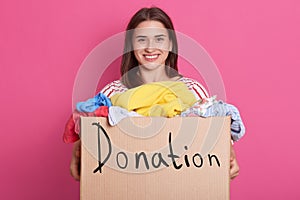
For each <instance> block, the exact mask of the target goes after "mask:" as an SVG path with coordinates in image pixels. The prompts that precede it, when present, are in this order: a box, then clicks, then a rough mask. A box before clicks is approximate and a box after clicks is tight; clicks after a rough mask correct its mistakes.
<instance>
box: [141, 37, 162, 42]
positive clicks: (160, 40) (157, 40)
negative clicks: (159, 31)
mask: <svg viewBox="0 0 300 200" xmlns="http://www.w3.org/2000/svg"><path fill="white" fill-rule="evenodd" d="M137 41H138V42H140V43H144V42H146V41H147V40H146V39H144V38H140V39H138V40H137ZM163 41H165V38H163V37H158V38H155V42H163Z"/></svg>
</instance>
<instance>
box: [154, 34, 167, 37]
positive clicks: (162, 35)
mask: <svg viewBox="0 0 300 200" xmlns="http://www.w3.org/2000/svg"><path fill="white" fill-rule="evenodd" d="M154 37H167V36H166V35H165V34H160V35H156V36H154Z"/></svg>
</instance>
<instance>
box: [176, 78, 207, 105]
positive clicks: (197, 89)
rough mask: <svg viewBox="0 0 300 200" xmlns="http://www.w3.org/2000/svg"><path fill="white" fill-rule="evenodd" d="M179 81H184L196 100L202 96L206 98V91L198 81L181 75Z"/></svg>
mask: <svg viewBox="0 0 300 200" xmlns="http://www.w3.org/2000/svg"><path fill="white" fill-rule="evenodd" d="M180 81H182V82H184V83H185V84H186V86H187V87H188V89H189V90H191V91H192V92H193V94H194V95H195V97H196V99H197V100H201V99H203V98H208V97H209V95H208V92H207V91H206V89H205V88H204V87H203V85H201V84H200V83H199V82H198V81H195V80H193V79H191V78H186V77H183V78H181V79H180Z"/></svg>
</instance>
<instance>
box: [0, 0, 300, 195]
mask: <svg viewBox="0 0 300 200" xmlns="http://www.w3.org/2000/svg"><path fill="white" fill-rule="evenodd" d="M152 5H155V6H158V7H161V8H162V9H163V10H165V11H166V12H167V13H168V14H169V15H170V17H171V18H172V20H173V22H174V26H175V29H176V30H177V31H179V32H182V33H184V34H186V35H188V36H189V37H191V38H193V39H194V40H195V41H197V42H198V43H199V44H201V45H202V46H203V47H204V48H205V49H206V51H207V52H208V53H209V54H210V56H211V58H212V59H213V60H214V62H215V64H216V65H217V66H218V69H219V71H220V74H221V76H222V79H223V82H224V86H225V89H226V101H227V102H228V103H231V104H234V105H235V106H237V107H238V108H239V110H240V112H241V115H242V118H243V120H244V123H245V125H246V135H245V137H244V138H242V139H241V140H240V141H239V142H237V143H236V144H234V146H235V150H236V153H237V158H238V161H239V164H240V168H241V169H240V175H239V176H238V177H237V178H236V179H235V180H233V181H232V183H231V199H233V200H236V199H243V200H250V199H251V200H252V199H274V200H275V199H291V200H292V199H299V198H300V191H299V188H298V187H299V185H300V172H299V164H300V163H299V159H298V157H299V155H298V153H297V152H299V147H300V136H299V127H298V125H299V113H300V104H299V103H298V102H297V100H298V99H299V97H300V95H299V89H298V87H299V67H300V56H299V52H300V28H299V24H300V3H299V1H297V0H285V1H283V0H278V1H271V0H265V1H260V0H253V1H238V0H229V1H221V0H219V1H202V0H201V1H192V0H186V1H171V0H167V1H155V0H153V1H145V0H140V1H133V0H132V1H121V0H110V1H100V0H97V1H96V0H87V1H74V0H73V1H71V0H60V1H58V0H51V1H50V0H47V1H38V0H29V1H21V0H12V1H8V0H2V1H1V2H0V27H1V30H0V69H1V70H0V91H1V98H0V101H1V102H0V111H1V122H0V123H1V125H0V127H1V140H0V143H1V144H0V148H1V151H0V159H1V171H0V177H1V183H0V193H1V196H2V197H1V199H6V200H10V199H12V200H15V199H18V200H19V199H30V200H40V199H44V200H47V199H49V200H50V199H79V183H78V182H75V181H74V180H73V178H72V177H71V176H70V172H69V162H70V159H71V149H72V145H70V144H64V143H63V141H62V134H63V130H64V125H65V123H66V121H67V119H68V117H69V116H70V114H71V112H72V92H73V85H74V81H75V77H76V74H77V72H78V70H79V69H80V65H81V63H82V62H83V60H84V59H85V58H86V56H87V55H88V54H89V52H91V50H92V49H93V48H94V47H96V46H97V45H98V44H99V43H100V42H101V41H104V40H105V39H107V38H109V37H110V36H112V35H114V34H116V33H119V32H121V31H124V30H125V28H126V25H127V23H128V21H129V19H130V17H131V16H132V15H133V14H134V13H135V12H136V11H137V10H138V9H140V8H141V7H145V6H147V7H149V6H152ZM115 48H121V49H122V48H123V43H121V44H120V45H119V46H116V47H115ZM119 63H120V59H116V60H115V61H114V62H113V63H112V64H111V65H110V66H109V67H108V68H107V70H106V71H105V73H104V75H103V76H102V77H101V79H100V81H99V87H102V86H103V85H105V84H106V83H108V82H109V81H111V80H114V79H117V78H118V77H119V74H118V73H115V72H116V71H119V70H118V68H119ZM179 69H180V71H181V72H182V73H183V74H184V75H186V76H191V77H193V78H196V79H199V80H200V81H202V83H203V85H205V86H207V85H206V83H205V81H203V80H205V78H206V77H201V75H200V74H199V73H195V72H197V71H196V70H195V68H194V67H193V66H191V65H190V64H189V63H188V62H187V61H186V60H185V59H184V58H180V59H179ZM202 78H203V79H202ZM212 95H213V94H212Z"/></svg>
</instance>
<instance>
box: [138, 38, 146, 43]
mask: <svg viewBox="0 0 300 200" xmlns="http://www.w3.org/2000/svg"><path fill="white" fill-rule="evenodd" d="M145 41H146V40H145V39H142V38H141V39H138V42H145Z"/></svg>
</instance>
